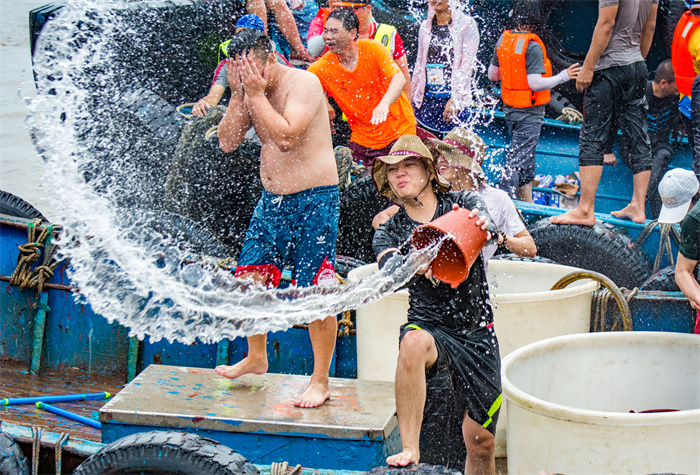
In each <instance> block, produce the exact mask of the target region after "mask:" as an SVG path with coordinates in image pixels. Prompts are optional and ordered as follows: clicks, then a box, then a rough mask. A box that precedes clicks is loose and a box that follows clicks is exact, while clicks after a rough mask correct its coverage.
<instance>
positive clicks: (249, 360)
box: [214, 271, 269, 379]
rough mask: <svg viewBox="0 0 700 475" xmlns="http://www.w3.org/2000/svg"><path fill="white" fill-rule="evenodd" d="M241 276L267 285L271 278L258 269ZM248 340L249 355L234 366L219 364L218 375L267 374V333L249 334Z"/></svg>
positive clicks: (230, 377)
mask: <svg viewBox="0 0 700 475" xmlns="http://www.w3.org/2000/svg"><path fill="white" fill-rule="evenodd" d="M239 277H240V278H241V279H243V280H247V281H249V282H257V283H260V284H262V285H265V284H266V283H267V281H268V279H269V277H266V276H263V275H262V274H261V273H260V272H258V271H253V272H246V273H244V274H242V275H240V276H239ZM247 341H248V356H246V357H245V358H243V359H242V360H241V361H239V362H238V363H236V364H235V365H233V366H227V365H220V366H217V367H216V368H215V369H214V371H216V373H217V374H218V375H220V376H224V377H226V378H229V379H236V378H238V377H240V376H243V375H244V374H265V373H266V372H267V334H265V333H263V334H261V335H253V336H249V337H248V338H247Z"/></svg>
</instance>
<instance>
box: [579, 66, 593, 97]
mask: <svg viewBox="0 0 700 475" xmlns="http://www.w3.org/2000/svg"><path fill="white" fill-rule="evenodd" d="M592 82H593V70H592V69H587V68H581V70H580V71H579V72H578V75H577V77H576V89H578V90H579V91H581V92H583V91H585V90H586V89H588V88H589V87H590V85H591V83H592Z"/></svg>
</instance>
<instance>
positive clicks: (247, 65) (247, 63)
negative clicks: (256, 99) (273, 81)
mask: <svg viewBox="0 0 700 475" xmlns="http://www.w3.org/2000/svg"><path fill="white" fill-rule="evenodd" d="M236 63H237V64H238V69H239V70H240V74H241V84H242V85H243V89H244V90H245V93H246V94H247V95H248V96H249V97H253V96H259V95H261V94H265V88H266V87H267V80H266V77H267V75H268V74H269V71H268V68H269V67H268V66H267V64H266V65H265V67H264V69H263V70H262V72H261V71H260V70H259V69H258V66H257V65H256V64H255V61H253V59H252V58H251V57H250V53H249V54H248V55H246V56H243V57H241V58H240V59H239V60H238V61H236Z"/></svg>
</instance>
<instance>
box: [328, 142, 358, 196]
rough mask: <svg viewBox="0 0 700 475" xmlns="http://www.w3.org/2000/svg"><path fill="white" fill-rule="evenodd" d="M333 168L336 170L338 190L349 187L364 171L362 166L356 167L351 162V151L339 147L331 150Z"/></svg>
mask: <svg viewBox="0 0 700 475" xmlns="http://www.w3.org/2000/svg"><path fill="white" fill-rule="evenodd" d="M333 154H334V155H335V166H336V168H337V169H338V180H339V183H338V188H339V189H340V190H344V189H345V188H347V187H348V186H350V182H352V179H353V178H355V177H357V176H359V175H360V174H361V173H362V172H363V171H364V170H365V166H364V165H358V164H357V163H355V162H354V161H353V160H352V150H350V149H349V148H348V147H343V146H341V145H339V146H337V147H336V148H334V149H333Z"/></svg>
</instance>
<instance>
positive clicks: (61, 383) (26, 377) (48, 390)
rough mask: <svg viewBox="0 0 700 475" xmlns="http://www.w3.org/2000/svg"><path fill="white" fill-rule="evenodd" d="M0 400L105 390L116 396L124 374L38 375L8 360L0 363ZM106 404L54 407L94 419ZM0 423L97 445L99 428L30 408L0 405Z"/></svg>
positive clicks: (57, 372) (69, 372) (77, 371)
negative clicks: (47, 432)
mask: <svg viewBox="0 0 700 475" xmlns="http://www.w3.org/2000/svg"><path fill="white" fill-rule="evenodd" d="M0 366H1V367H0V399H4V398H15V397H29V396H40V395H59V394H76V393H94V392H99V391H107V392H109V393H111V394H112V395H115V394H117V393H118V392H119V391H120V390H121V388H122V386H123V385H124V382H125V381H126V374H120V373H113V374H100V373H91V372H88V371H84V370H81V369H78V368H63V369H54V370H47V371H44V372H42V373H41V374H40V375H38V376H34V375H32V374H30V373H29V365H28V364H21V363H16V362H12V361H1V362H0ZM106 402H107V401H76V402H70V403H57V404H56V406H57V407H60V408H62V409H65V410H67V411H72V412H75V413H77V414H80V415H82V416H85V417H90V418H92V419H95V420H97V419H98V412H99V410H100V408H101V407H102V406H103V405H104V404H105V403H106ZM0 420H1V421H3V422H9V423H12V424H17V425H22V426H25V427H31V426H33V425H37V426H39V427H41V428H42V430H46V431H51V432H56V433H62V432H65V433H67V434H68V435H69V436H70V437H71V438H81V439H85V440H90V441H95V442H100V441H101V434H100V430H99V429H95V428H92V427H89V426H87V425H85V424H81V423H79V422H75V421H71V420H68V419H65V418H63V417H60V416H57V415H54V414H50V413H48V412H45V411H42V410H40V409H37V407H36V406H35V405H33V404H31V405H13V406H0Z"/></svg>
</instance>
